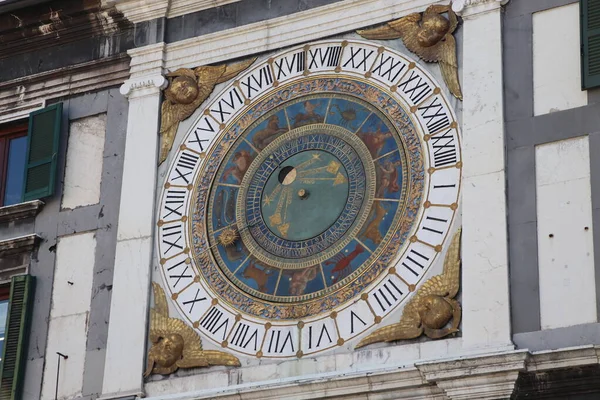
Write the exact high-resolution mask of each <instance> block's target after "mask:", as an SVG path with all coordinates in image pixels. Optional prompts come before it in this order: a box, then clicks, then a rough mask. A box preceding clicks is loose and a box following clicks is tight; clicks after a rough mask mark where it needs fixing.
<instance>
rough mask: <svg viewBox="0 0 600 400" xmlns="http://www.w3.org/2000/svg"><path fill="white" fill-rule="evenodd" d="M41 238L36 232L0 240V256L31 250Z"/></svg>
mask: <svg viewBox="0 0 600 400" xmlns="http://www.w3.org/2000/svg"><path fill="white" fill-rule="evenodd" d="M40 240H41V238H40V237H39V236H38V235H36V234H31V235H26V236H19V237H16V238H12V239H7V240H2V241H0V257H6V256H9V255H13V254H20V253H27V252H31V251H33V249H34V248H35V246H36V245H37V244H38V243H39V242H40Z"/></svg>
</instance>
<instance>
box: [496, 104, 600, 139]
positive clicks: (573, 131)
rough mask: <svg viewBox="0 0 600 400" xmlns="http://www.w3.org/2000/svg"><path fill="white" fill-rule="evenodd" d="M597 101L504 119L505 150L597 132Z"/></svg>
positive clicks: (599, 113) (599, 110) (599, 111)
mask: <svg viewBox="0 0 600 400" xmlns="http://www.w3.org/2000/svg"><path fill="white" fill-rule="evenodd" d="M599 127H600V104H590V105H587V106H584V107H577V108H571V109H568V110H563V111H557V112H553V113H550V114H544V115H539V116H537V117H530V118H526V119H521V120H518V121H511V122H507V123H506V134H507V141H506V146H507V148H508V150H509V151H510V150H513V149H516V148H518V147H525V146H535V145H538V144H543V143H550V142H555V141H558V140H564V139H569V138H573V137H577V136H583V135H587V134H590V133H593V132H597V131H598V129H599Z"/></svg>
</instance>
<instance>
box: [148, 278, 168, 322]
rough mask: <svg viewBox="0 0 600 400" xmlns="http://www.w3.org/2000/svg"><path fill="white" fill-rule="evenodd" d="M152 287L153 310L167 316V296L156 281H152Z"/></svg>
mask: <svg viewBox="0 0 600 400" xmlns="http://www.w3.org/2000/svg"><path fill="white" fill-rule="evenodd" d="M152 289H153V291H154V308H153V311H155V312H156V313H157V314H160V315H163V316H165V317H168V316H169V307H168V305H167V296H165V292H164V291H163V290H162V288H161V287H160V286H159V285H158V283H156V282H152Z"/></svg>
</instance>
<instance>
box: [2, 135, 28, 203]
mask: <svg viewBox="0 0 600 400" xmlns="http://www.w3.org/2000/svg"><path fill="white" fill-rule="evenodd" d="M26 152H27V124H26V123H25V124H24V123H20V124H16V125H15V124H13V125H12V126H8V127H5V128H4V129H2V130H0V205H3V206H9V205H11V204H16V203H20V202H21V195H22V192H23V175H24V173H25V154H26Z"/></svg>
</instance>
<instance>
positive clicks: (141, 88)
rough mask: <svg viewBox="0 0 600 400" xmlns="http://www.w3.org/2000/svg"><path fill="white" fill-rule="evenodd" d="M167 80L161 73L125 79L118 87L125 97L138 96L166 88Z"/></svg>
mask: <svg viewBox="0 0 600 400" xmlns="http://www.w3.org/2000/svg"><path fill="white" fill-rule="evenodd" d="M167 84H168V81H167V80H166V79H165V77H164V76H162V75H153V76H146V77H140V78H137V79H127V80H126V81H125V83H123V84H122V85H121V87H120V88H119V92H121V94H122V95H123V96H125V97H140V96H145V95H150V94H156V93H158V92H160V91H161V90H162V89H164V88H166V87H167Z"/></svg>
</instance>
